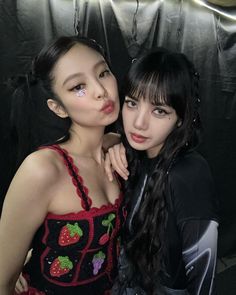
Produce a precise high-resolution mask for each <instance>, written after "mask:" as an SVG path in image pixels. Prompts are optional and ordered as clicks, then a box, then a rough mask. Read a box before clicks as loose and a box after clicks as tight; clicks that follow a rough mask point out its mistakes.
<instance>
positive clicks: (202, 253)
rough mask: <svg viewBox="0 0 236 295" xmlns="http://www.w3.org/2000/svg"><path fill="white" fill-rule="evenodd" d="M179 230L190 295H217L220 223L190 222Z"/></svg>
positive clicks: (183, 224) (182, 225)
mask: <svg viewBox="0 0 236 295" xmlns="http://www.w3.org/2000/svg"><path fill="white" fill-rule="evenodd" d="M179 230H180V235H181V238H182V249H183V250H182V255H183V261H184V265H185V271H186V277H187V290H188V292H189V294H191V295H211V294H216V287H215V272H216V258H217V237H218V223H217V222H216V221H214V220H188V221H184V222H183V223H182V224H180V225H179Z"/></svg>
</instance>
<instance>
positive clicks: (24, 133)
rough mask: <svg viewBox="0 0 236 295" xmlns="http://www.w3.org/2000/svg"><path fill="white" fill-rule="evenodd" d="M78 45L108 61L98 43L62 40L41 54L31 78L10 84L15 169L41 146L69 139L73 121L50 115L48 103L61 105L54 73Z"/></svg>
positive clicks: (79, 37) (35, 61)
mask: <svg viewBox="0 0 236 295" xmlns="http://www.w3.org/2000/svg"><path fill="white" fill-rule="evenodd" d="M76 44H83V45H85V46H87V47H89V48H92V49H94V50H96V51H97V52H99V53H100V54H101V55H102V56H103V57H104V58H105V59H106V57H105V53H104V51H103V49H102V47H101V46H100V45H99V44H98V43H96V41H95V40H92V39H88V38H86V37H81V36H62V37H59V38H58V39H56V40H55V41H53V42H52V43H51V44H50V45H49V46H45V47H44V48H43V49H42V50H41V51H40V52H39V54H38V55H37V56H36V57H35V58H34V59H33V62H32V65H31V69H30V71H29V73H28V74H26V75H24V76H21V77H17V78H14V79H13V83H11V84H12V85H14V87H15V88H16V89H15V91H14V93H13V99H12V107H11V126H12V138H14V144H16V145H17V165H16V166H19V164H20V163H21V162H22V161H23V160H24V158H25V157H26V156H27V155H28V154H29V153H31V152H32V151H34V150H35V149H36V148H37V147H39V146H40V145H43V144H51V143H53V142H55V141H57V142H62V141H66V140H67V139H68V138H69V128H70V125H71V120H70V118H65V119H61V118H60V117H58V116H57V115H55V114H54V113H53V112H51V111H50V110H49V108H48V106H47V100H48V99H49V98H53V99H54V100H56V101H58V103H60V104H61V105H62V102H61V100H60V97H58V95H56V94H55V92H54V91H53V82H54V77H53V69H54V68H55V65H56V63H57V62H58V60H59V59H60V58H61V57H62V56H63V55H65V54H66V53H67V52H68V51H69V50H70V49H71V48H72V47H73V46H74V45H76ZM58 139H61V140H59V141H58Z"/></svg>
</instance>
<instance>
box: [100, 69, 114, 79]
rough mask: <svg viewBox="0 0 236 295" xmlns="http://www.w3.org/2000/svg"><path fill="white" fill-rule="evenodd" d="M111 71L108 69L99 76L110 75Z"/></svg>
mask: <svg viewBox="0 0 236 295" xmlns="http://www.w3.org/2000/svg"><path fill="white" fill-rule="evenodd" d="M110 73H111V72H110V70H108V69H106V70H104V71H102V72H101V73H100V74H99V78H104V77H106V76H108V75H110Z"/></svg>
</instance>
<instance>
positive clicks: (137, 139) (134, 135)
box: [130, 133, 147, 143]
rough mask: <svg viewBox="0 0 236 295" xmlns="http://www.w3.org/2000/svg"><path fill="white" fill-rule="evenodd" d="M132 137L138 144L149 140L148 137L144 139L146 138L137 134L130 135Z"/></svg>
mask: <svg viewBox="0 0 236 295" xmlns="http://www.w3.org/2000/svg"><path fill="white" fill-rule="evenodd" d="M130 136H131V138H132V140H133V141H135V142H137V143H143V142H144V141H145V140H147V137H144V136H142V135H139V134H136V133H130Z"/></svg>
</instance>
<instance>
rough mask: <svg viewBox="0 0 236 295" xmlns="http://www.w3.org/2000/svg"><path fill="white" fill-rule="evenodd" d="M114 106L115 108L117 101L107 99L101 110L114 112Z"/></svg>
mask: <svg viewBox="0 0 236 295" xmlns="http://www.w3.org/2000/svg"><path fill="white" fill-rule="evenodd" d="M114 108H115V103H114V101H112V100H108V101H106V102H105V103H104V104H103V106H102V108H101V109H100V111H101V112H104V113H111V112H113V110H114Z"/></svg>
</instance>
